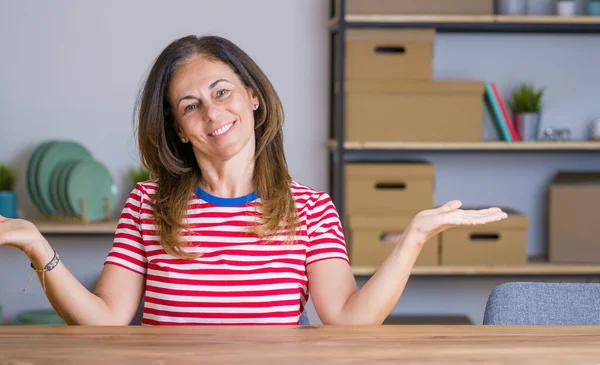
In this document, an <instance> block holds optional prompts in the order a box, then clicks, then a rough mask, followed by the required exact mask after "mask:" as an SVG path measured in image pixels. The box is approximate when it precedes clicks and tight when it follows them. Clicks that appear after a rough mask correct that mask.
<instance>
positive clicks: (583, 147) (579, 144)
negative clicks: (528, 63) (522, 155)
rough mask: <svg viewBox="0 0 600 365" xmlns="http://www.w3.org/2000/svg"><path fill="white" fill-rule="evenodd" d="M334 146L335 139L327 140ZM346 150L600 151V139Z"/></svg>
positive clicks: (364, 145)
mask: <svg viewBox="0 0 600 365" xmlns="http://www.w3.org/2000/svg"><path fill="white" fill-rule="evenodd" d="M329 147H330V148H336V147H337V142H336V141H335V140H331V141H329ZM344 148H345V149H348V150H409V151H410V150H415V151H419V150H421V151H436V150H437V151H448V150H457V151H460V150H464V151H600V141H560V142H558V141H557V142H546V141H538V142H502V141H489V142H486V141H482V142H354V141H348V142H344Z"/></svg>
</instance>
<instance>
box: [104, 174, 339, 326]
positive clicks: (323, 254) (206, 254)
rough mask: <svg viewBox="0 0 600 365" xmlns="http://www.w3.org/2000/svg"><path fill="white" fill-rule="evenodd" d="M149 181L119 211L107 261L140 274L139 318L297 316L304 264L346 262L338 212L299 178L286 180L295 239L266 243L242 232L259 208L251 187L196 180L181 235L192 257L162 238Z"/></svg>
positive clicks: (185, 320) (289, 320) (288, 319)
mask: <svg viewBox="0 0 600 365" xmlns="http://www.w3.org/2000/svg"><path fill="white" fill-rule="evenodd" d="M157 186H158V185H157V183H156V182H155V181H148V182H144V183H138V184H137V185H136V187H135V188H134V189H133V191H132V192H131V194H130V195H129V198H128V199H127V202H126V203H125V207H124V208H123V211H122V213H121V216H120V219H119V222H118V226H117V230H116V234H115V238H114V243H113V246H112V248H111V250H110V252H109V253H108V256H107V258H106V261H105V264H114V265H119V266H122V267H124V268H127V269H129V270H132V271H135V272H137V273H140V274H142V275H144V276H145V279H146V291H145V302H144V313H143V318H142V325H179V324H189V325H192V324H194V325H196V324H238V325H241V324H273V325H275V324H278V325H294V324H298V322H299V317H300V314H301V312H302V311H303V309H304V306H305V303H306V301H307V300H308V280H307V277H306V266H307V265H309V264H311V263H313V262H317V261H320V260H325V259H342V260H346V261H347V262H349V259H348V255H347V251H346V246H345V243H344V235H343V232H342V227H341V224H340V220H339V216H338V213H337V211H336V209H335V207H334V205H333V203H332V201H331V199H330V197H329V195H327V194H326V193H324V192H319V191H316V190H314V189H311V188H309V187H306V186H304V185H301V184H299V183H297V182H293V183H292V184H291V186H290V188H291V191H292V193H293V196H294V200H295V203H296V208H297V211H298V214H299V217H300V221H301V225H302V229H301V231H300V232H299V233H297V235H296V238H295V241H294V244H281V243H277V241H274V242H269V243H264V242H262V241H261V240H260V239H258V237H257V236H256V235H254V234H251V233H250V232H248V225H249V224H250V223H251V222H254V221H255V219H256V214H257V209H258V210H260V198H258V197H256V196H255V195H254V194H249V195H247V196H244V197H239V198H220V197H216V196H214V195H210V194H208V193H206V192H205V191H203V190H202V189H200V188H199V187H197V188H196V190H195V194H192V195H191V196H190V201H189V204H188V210H187V216H186V218H185V219H186V222H187V223H190V226H191V227H192V229H191V231H190V232H186V233H185V234H184V236H183V239H184V240H189V241H192V243H193V244H194V245H193V246H192V247H191V248H190V250H193V251H194V252H201V253H202V256H200V257H199V258H197V259H194V260H184V259H180V258H177V257H174V256H172V255H169V254H167V253H166V252H165V251H164V249H163V248H162V246H161V245H160V243H159V241H158V239H159V236H158V234H157V231H156V230H157V227H156V226H155V224H154V220H153V218H152V205H151V202H150V198H151V197H152V195H153V194H154V193H155V191H156V188H157Z"/></svg>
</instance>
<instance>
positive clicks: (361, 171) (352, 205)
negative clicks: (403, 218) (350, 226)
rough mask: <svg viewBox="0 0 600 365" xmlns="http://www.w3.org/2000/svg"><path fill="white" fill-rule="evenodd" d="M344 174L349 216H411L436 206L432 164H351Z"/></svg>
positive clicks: (346, 205)
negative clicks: (434, 203) (434, 202)
mask: <svg viewBox="0 0 600 365" xmlns="http://www.w3.org/2000/svg"><path fill="white" fill-rule="evenodd" d="M345 175H346V177H345V181H346V189H345V199H344V201H345V207H346V208H345V211H346V215H349V216H351V215H360V216H362V215H368V214H375V215H398V214H400V215H412V214H416V213H418V212H419V211H421V210H423V209H430V208H433V194H434V188H435V187H434V185H435V181H434V175H435V166H434V165H433V164H431V163H427V162H420V161H415V162H397V163H348V164H346V165H345Z"/></svg>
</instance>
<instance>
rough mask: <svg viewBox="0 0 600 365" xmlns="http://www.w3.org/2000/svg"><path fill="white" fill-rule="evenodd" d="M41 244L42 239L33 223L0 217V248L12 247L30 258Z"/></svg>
mask: <svg viewBox="0 0 600 365" xmlns="http://www.w3.org/2000/svg"><path fill="white" fill-rule="evenodd" d="M43 242H44V237H43V236H42V234H41V233H40V231H38V229H37V227H36V226H35V225H34V224H33V223H31V222H29V221H26V220H24V219H11V218H6V217H3V216H1V215H0V246H3V245H6V246H13V247H16V248H18V249H19V250H21V251H23V252H25V254H26V255H27V256H31V255H32V254H33V252H34V251H35V249H36V248H38V247H40V246H42V245H43Z"/></svg>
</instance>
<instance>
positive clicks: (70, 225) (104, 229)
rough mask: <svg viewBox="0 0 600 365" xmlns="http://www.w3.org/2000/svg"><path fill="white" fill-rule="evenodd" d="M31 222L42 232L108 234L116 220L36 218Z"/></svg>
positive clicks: (114, 225)
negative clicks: (78, 221)
mask: <svg viewBox="0 0 600 365" xmlns="http://www.w3.org/2000/svg"><path fill="white" fill-rule="evenodd" d="M33 224H35V226H36V227H37V229H38V230H39V231H40V233H42V234H108V235H112V234H114V233H115V230H116V229H117V221H105V222H98V223H87V224H84V223H77V222H66V221H51V220H37V221H33Z"/></svg>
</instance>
